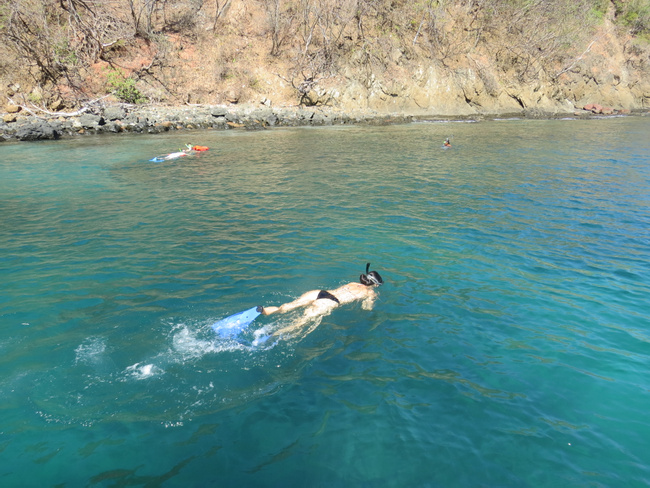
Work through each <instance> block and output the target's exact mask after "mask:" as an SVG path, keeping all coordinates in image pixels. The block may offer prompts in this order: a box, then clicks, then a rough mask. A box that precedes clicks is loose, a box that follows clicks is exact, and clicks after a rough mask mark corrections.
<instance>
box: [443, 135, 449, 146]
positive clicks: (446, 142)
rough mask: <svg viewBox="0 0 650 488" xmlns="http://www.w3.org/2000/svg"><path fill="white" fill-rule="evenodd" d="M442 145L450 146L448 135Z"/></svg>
mask: <svg viewBox="0 0 650 488" xmlns="http://www.w3.org/2000/svg"><path fill="white" fill-rule="evenodd" d="M442 145H443V147H451V142H449V137H447V139H445V142H443V143H442Z"/></svg>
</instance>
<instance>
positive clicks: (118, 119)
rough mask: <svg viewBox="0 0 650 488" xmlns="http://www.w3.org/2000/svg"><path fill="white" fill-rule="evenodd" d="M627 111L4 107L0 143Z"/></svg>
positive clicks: (596, 107)
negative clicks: (463, 112) (61, 109)
mask: <svg viewBox="0 0 650 488" xmlns="http://www.w3.org/2000/svg"><path fill="white" fill-rule="evenodd" d="M623 114H630V112H629V111H617V110H611V109H603V107H601V106H599V105H595V104H592V105H589V106H585V107H583V108H581V109H576V110H575V111H573V112H570V113H557V112H554V113H548V112H544V111H541V110H535V109H532V110H526V111H522V112H519V113H509V114H490V115H488V114H477V115H469V116H468V115H462V116H435V115H407V114H382V113H377V112H372V111H366V112H358V113H344V112H340V111H335V110H326V109H321V108H272V107H262V108H255V107H241V106H231V107H223V106H187V107H163V106H154V105H146V106H138V105H124V104H123V105H113V106H107V107H96V108H92V109H90V108H89V109H86V110H80V111H78V112H75V113H44V114H43V115H39V114H37V113H35V112H34V111H32V110H30V109H28V108H26V107H20V106H8V107H7V112H6V113H5V114H4V116H3V118H2V120H0V142H2V141H12V140H13V141H38V140H55V139H61V138H71V137H79V136H83V135H88V134H120V133H144V134H158V133H164V132H171V131H182V130H194V129H217V130H229V129H248V130H261V129H267V128H272V127H302V126H333V125H359V124H366V125H390V124H404V123H410V122H416V121H436V120H440V121H444V120H482V119H486V118H496V117H522V118H558V117H578V118H580V117H590V116H594V115H601V116H602V115H623Z"/></svg>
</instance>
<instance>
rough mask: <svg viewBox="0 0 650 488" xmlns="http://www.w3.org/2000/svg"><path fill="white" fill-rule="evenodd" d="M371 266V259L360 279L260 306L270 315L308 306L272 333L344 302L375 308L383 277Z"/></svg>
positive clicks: (284, 330)
mask: <svg viewBox="0 0 650 488" xmlns="http://www.w3.org/2000/svg"><path fill="white" fill-rule="evenodd" d="M369 269H370V263H368V264H366V273H365V274H362V275H361V276H359V283H356V282H355V283H348V284H346V285H343V286H339V287H338V288H336V289H335V290H331V291H327V290H312V291H308V292H307V293H305V294H303V295H302V296H301V297H299V298H298V299H296V300H294V301H292V302H288V303H285V304H284V305H280V306H279V307H258V308H257V310H258V311H259V312H260V313H262V314H263V315H271V314H274V313H286V312H290V311H291V310H295V309H297V308H301V307H307V308H306V309H305V312H304V314H303V315H302V316H301V317H300V318H299V319H298V320H296V321H295V322H294V323H293V324H291V325H289V326H287V327H284V328H282V329H280V330H278V331H276V332H274V333H273V335H275V336H278V335H283V334H286V333H287V332H292V331H294V330H296V329H298V328H300V327H302V326H303V325H304V324H306V323H307V322H309V321H310V320H312V319H314V318H316V317H320V316H323V315H327V314H329V313H330V312H331V311H332V310H333V309H335V308H336V307H338V306H339V305H343V304H345V303H351V302H355V301H361V308H363V309H364V310H372V307H373V305H374V303H375V299H376V298H377V291H376V288H377V287H378V286H379V285H381V284H382V283H383V282H384V280H383V279H382V278H381V276H380V275H379V273H377V271H370V272H368V270H369Z"/></svg>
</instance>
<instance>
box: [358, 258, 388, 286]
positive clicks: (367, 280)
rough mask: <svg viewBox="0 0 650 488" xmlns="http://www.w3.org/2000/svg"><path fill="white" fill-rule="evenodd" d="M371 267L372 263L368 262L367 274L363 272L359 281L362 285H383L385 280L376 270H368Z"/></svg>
mask: <svg viewBox="0 0 650 488" xmlns="http://www.w3.org/2000/svg"><path fill="white" fill-rule="evenodd" d="M369 269H370V263H367V264H366V274H362V275H360V276H359V281H360V282H361V284H362V285H366V286H379V285H381V284H382V283H383V282H384V280H383V279H382V278H381V276H379V273H377V272H376V271H371V272H370V273H368V270H369Z"/></svg>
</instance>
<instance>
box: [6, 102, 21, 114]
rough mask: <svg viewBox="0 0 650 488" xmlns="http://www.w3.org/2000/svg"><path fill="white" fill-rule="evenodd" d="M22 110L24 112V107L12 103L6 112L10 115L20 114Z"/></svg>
mask: <svg viewBox="0 0 650 488" xmlns="http://www.w3.org/2000/svg"><path fill="white" fill-rule="evenodd" d="M21 110H22V107H20V106H18V105H14V104H12V103H10V104H9V105H7V106H6V107H5V111H6V112H7V113H9V114H17V113H18V112H20V111H21Z"/></svg>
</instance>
